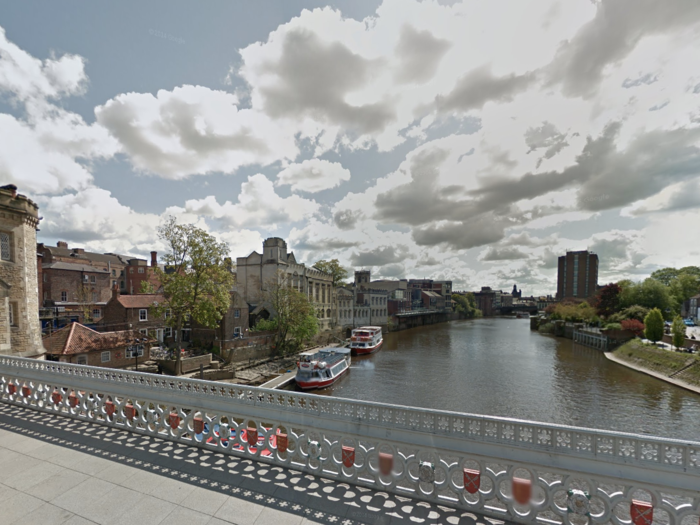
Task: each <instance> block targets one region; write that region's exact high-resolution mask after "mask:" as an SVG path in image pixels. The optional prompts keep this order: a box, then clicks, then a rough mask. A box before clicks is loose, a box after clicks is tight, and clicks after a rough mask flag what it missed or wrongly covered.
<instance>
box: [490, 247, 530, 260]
mask: <svg viewBox="0 0 700 525" xmlns="http://www.w3.org/2000/svg"><path fill="white" fill-rule="evenodd" d="M522 259H528V255H527V254H526V253H525V252H524V251H522V250H520V249H519V248H515V247H511V246H501V247H497V246H492V247H491V248H489V249H487V250H485V251H484V252H483V253H482V254H481V257H480V260H482V261H512V260H522Z"/></svg>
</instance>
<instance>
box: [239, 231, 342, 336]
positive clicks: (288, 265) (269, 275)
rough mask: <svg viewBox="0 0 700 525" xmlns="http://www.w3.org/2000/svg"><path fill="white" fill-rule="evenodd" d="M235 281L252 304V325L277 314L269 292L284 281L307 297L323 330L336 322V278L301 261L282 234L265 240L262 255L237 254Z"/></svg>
mask: <svg viewBox="0 0 700 525" xmlns="http://www.w3.org/2000/svg"><path fill="white" fill-rule="evenodd" d="M236 280H237V283H238V285H237V286H238V293H240V294H241V295H242V297H243V299H244V300H245V301H246V302H247V303H248V304H249V305H250V309H251V319H250V322H251V324H253V325H254V323H255V320H256V318H258V317H261V316H262V317H265V316H272V317H274V315H275V312H274V311H273V308H272V305H271V304H269V301H268V300H267V299H266V294H267V292H268V291H270V289H271V287H272V286H275V285H278V284H281V283H282V281H283V280H284V281H286V282H287V283H288V284H289V285H291V286H292V287H293V288H294V289H296V290H298V291H300V292H301V293H304V294H306V295H307V296H308V298H309V301H310V302H311V304H312V305H313V306H314V310H315V311H316V317H317V318H318V324H319V328H320V329H321V330H327V329H329V328H332V327H334V326H335V325H336V322H337V321H336V317H335V309H336V304H335V299H334V298H335V292H334V290H333V277H332V276H331V275H329V274H327V273H324V272H322V271H320V270H317V269H315V268H308V267H306V265H304V264H301V263H298V262H297V261H296V258H295V257H294V253H293V252H287V243H286V242H285V241H284V240H283V239H280V238H279V237H271V238H269V239H265V241H264V242H263V253H262V254H260V253H258V252H253V253H251V254H250V255H248V256H247V257H238V258H237V259H236Z"/></svg>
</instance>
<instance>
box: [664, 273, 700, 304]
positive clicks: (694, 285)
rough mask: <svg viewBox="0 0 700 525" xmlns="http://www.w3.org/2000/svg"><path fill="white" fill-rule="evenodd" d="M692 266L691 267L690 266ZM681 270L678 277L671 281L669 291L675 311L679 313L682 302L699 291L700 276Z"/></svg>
mask: <svg viewBox="0 0 700 525" xmlns="http://www.w3.org/2000/svg"><path fill="white" fill-rule="evenodd" d="M691 268H692V267H691ZM684 270H685V269H683V270H681V271H680V273H679V274H678V277H676V278H675V279H673V280H672V281H671V285H670V286H669V291H670V293H671V297H672V298H673V306H674V310H675V312H676V313H680V311H681V307H682V306H683V303H684V302H685V301H687V300H688V299H690V298H691V297H692V296H694V295H695V294H697V293H698V292H699V291H700V276H697V275H695V274H693V273H690V272H688V273H686V272H685V271H684Z"/></svg>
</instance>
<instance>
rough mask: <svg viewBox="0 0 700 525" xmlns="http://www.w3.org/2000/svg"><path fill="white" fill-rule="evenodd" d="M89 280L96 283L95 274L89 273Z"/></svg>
mask: <svg viewBox="0 0 700 525" xmlns="http://www.w3.org/2000/svg"><path fill="white" fill-rule="evenodd" d="M90 282H91V283H93V284H94V283H96V282H97V276H96V275H91V276H90Z"/></svg>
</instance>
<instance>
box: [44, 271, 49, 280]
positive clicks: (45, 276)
mask: <svg viewBox="0 0 700 525" xmlns="http://www.w3.org/2000/svg"><path fill="white" fill-rule="evenodd" d="M48 280H49V276H48V274H46V273H45V274H44V282H48Z"/></svg>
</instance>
